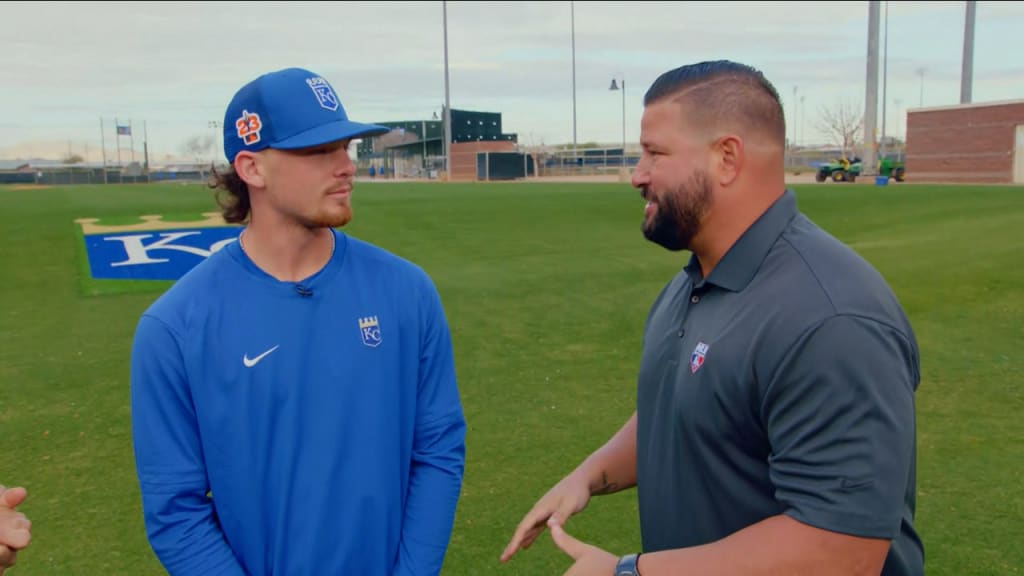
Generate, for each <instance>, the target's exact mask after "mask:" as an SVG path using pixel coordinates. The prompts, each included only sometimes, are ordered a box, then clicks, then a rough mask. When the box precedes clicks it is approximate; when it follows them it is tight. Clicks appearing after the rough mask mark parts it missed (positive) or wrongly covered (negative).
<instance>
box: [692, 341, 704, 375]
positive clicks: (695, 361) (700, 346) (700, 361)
mask: <svg viewBox="0 0 1024 576" xmlns="http://www.w3.org/2000/svg"><path fill="white" fill-rule="evenodd" d="M707 353H708V345H707V344H705V343H703V342H697V347H696V348H694V349H693V354H690V373H691V374H696V373H697V370H700V367H701V366H703V365H704V356H706V355H707Z"/></svg>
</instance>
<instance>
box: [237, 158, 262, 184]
mask: <svg viewBox="0 0 1024 576" xmlns="http://www.w3.org/2000/svg"><path fill="white" fill-rule="evenodd" d="M234 167H235V174H238V177H239V178H241V179H242V181H243V182H245V184H246V185H247V186H249V187H256V188H263V187H264V184H265V179H264V177H263V169H262V166H261V165H260V163H259V159H258V158H257V157H256V156H255V155H254V154H252V153H251V152H246V151H242V152H239V153H238V155H237V156H235V162H234Z"/></svg>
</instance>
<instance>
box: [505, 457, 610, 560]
mask: <svg viewBox="0 0 1024 576" xmlns="http://www.w3.org/2000/svg"><path fill="white" fill-rule="evenodd" d="M589 501H590V482H589V480H588V479H587V478H585V477H584V476H583V475H582V474H580V473H579V471H578V470H577V471H576V472H573V473H572V474H569V475H568V476H566V477H565V478H563V479H562V481H561V482H559V483H558V484H555V486H554V487H553V488H551V490H548V492H547V494H545V495H544V496H543V497H541V499H540V500H538V501H537V503H536V504H534V505H533V508H532V509H530V511H529V512H528V513H527V514H526V516H524V517H523V519H522V521H521V522H519V526H517V527H516V531H515V533H514V534H513V535H512V540H510V541H509V543H508V546H506V547H505V551H504V552H502V554H501V561H502V562H508V560H509V559H510V558H512V555H513V554H515V553H516V552H517V551H518V550H519V549H520V548H522V549H524V550H525V549H526V548H529V547H530V545H531V544H533V541H534V540H536V539H537V537H538V536H540V535H541V533H543V532H544V527H545V526H547V521H548V518H550V517H552V516H556V517H557V518H558V520H559V522H562V523H564V522H566V521H567V520H568V519H569V517H570V516H572V515H573V514H576V513H577V512H582V511H583V509H584V508H586V507H587V503H588V502H589Z"/></svg>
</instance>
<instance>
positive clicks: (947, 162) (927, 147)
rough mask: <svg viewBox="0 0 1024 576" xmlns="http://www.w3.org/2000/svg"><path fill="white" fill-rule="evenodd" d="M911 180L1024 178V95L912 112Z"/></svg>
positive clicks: (1019, 181)
mask: <svg viewBox="0 0 1024 576" xmlns="http://www.w3.org/2000/svg"><path fill="white" fill-rule="evenodd" d="M906 169H907V181H909V182H978V183H1006V184H1009V183H1017V184H1024V100H1014V101H1009V102H990V103H977V104H960V105H957V106H944V107H938V108H919V109H916V110H910V111H908V112H907V152H906Z"/></svg>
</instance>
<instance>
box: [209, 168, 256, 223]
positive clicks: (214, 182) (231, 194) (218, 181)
mask: <svg viewBox="0 0 1024 576" xmlns="http://www.w3.org/2000/svg"><path fill="white" fill-rule="evenodd" d="M208 185H209V187H210V188H212V189H214V190H216V191H217V192H216V194H215V198H216V200H217V205H218V206H220V213H221V216H223V217H224V221H225V222H230V223H232V224H239V223H244V222H246V221H248V220H249V186H248V185H246V183H245V181H244V180H242V178H241V177H239V175H238V174H236V173H235V167H234V166H228V169H227V170H225V171H224V172H217V167H216V166H210V182H209V184H208Z"/></svg>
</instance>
